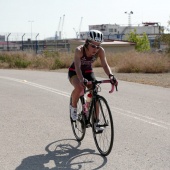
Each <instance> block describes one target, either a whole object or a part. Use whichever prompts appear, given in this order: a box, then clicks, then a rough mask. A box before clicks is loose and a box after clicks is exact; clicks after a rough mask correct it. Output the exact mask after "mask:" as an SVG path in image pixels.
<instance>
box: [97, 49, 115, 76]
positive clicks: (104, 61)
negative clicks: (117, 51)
mask: <svg viewBox="0 0 170 170" xmlns="http://www.w3.org/2000/svg"><path fill="white" fill-rule="evenodd" d="M98 56H99V58H100V61H101V65H102V67H103V69H104V71H105V73H106V74H107V75H108V76H109V75H111V74H113V73H112V71H111V69H110V67H109V65H108V63H107V59H106V54H105V50H104V49H103V48H101V49H100V52H99V54H98Z"/></svg>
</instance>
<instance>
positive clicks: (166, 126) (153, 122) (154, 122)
mask: <svg viewBox="0 0 170 170" xmlns="http://www.w3.org/2000/svg"><path fill="white" fill-rule="evenodd" d="M0 78H1V79H6V80H11V81H15V82H18V83H24V84H26V85H30V86H33V87H37V88H40V89H43V90H47V91H50V92H52V93H56V94H59V95H62V96H65V97H70V94H69V93H67V92H64V91H60V90H57V89H54V88H50V87H47V86H43V85H40V84H37V83H32V82H29V81H27V80H20V79H15V78H10V77H3V76H0ZM110 108H111V109H114V111H115V110H116V112H117V113H119V114H122V115H125V116H128V117H131V118H133V119H136V120H140V121H142V122H145V123H148V124H151V125H154V126H158V127H161V128H164V129H170V124H169V123H166V122H163V121H159V120H156V119H154V118H152V117H149V116H144V115H141V114H137V113H134V112H131V111H128V110H124V109H121V108H117V107H113V106H110Z"/></svg>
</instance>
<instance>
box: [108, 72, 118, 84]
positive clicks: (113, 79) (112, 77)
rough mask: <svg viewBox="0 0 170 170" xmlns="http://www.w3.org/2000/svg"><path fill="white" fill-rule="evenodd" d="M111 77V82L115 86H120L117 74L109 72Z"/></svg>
mask: <svg viewBox="0 0 170 170" xmlns="http://www.w3.org/2000/svg"><path fill="white" fill-rule="evenodd" d="M109 79H110V82H111V83H112V84H114V85H115V86H118V81H117V80H116V78H115V76H114V75H112V74H109Z"/></svg>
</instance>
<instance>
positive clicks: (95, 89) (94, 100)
mask: <svg viewBox="0 0 170 170" xmlns="http://www.w3.org/2000/svg"><path fill="white" fill-rule="evenodd" d="M102 83H110V80H102V81H89V82H87V84H92V88H90V89H87V90H86V89H85V90H84V94H86V93H87V92H89V91H92V101H91V102H90V107H89V108H88V112H89V115H88V118H87V119H86V125H90V126H92V124H91V122H90V120H91V117H92V111H93V108H94V109H95V113H96V103H97V101H98V97H99V95H98V92H99V91H98V87H97V85H98V84H102ZM113 91H114V85H113V84H112V87H111V90H110V91H109V93H112V92H113ZM116 91H117V86H116ZM80 98H81V100H82V104H83V105H85V98H84V95H82V96H81V97H80ZM83 114H85V113H84V108H83ZM105 126H107V123H106V120H105Z"/></svg>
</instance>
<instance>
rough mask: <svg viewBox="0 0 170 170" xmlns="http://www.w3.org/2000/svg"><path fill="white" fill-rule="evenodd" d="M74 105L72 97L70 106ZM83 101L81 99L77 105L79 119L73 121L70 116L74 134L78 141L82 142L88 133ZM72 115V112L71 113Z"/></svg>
mask: <svg viewBox="0 0 170 170" xmlns="http://www.w3.org/2000/svg"><path fill="white" fill-rule="evenodd" d="M71 103H72V100H71V97H70V104H71ZM82 110H83V108H82V101H81V99H80V98H79V100H78V103H77V114H78V119H77V120H76V121H73V120H72V118H71V116H70V121H71V126H72V130H73V134H74V136H75V138H76V139H77V141H81V140H83V138H84V135H85V133H86V125H85V118H84V114H82ZM70 115H71V112H70Z"/></svg>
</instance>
